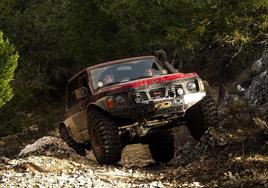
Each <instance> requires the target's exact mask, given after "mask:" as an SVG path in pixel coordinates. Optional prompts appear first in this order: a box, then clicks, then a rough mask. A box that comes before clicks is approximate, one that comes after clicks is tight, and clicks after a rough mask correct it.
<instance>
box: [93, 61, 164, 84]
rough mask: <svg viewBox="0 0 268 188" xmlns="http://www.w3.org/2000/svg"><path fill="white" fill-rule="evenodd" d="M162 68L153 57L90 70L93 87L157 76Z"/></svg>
mask: <svg viewBox="0 0 268 188" xmlns="http://www.w3.org/2000/svg"><path fill="white" fill-rule="evenodd" d="M162 70H163V68H162V67H161V66H160V65H159V63H157V62H156V61H155V60H154V59H142V60H136V61H129V62H125V63H120V64H114V65H110V66H106V67H101V68H97V69H93V70H91V79H92V82H93V88H94V89H97V88H99V87H103V86H106V85H113V84H115V83H122V82H127V81H130V80H136V79H140V78H146V77H153V76H159V75H161V74H162Z"/></svg>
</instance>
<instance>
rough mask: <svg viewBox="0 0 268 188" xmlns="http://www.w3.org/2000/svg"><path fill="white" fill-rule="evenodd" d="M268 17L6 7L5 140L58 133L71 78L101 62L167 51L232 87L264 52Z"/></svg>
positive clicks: (122, 5) (225, 0)
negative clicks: (28, 131) (42, 129)
mask: <svg viewBox="0 0 268 188" xmlns="http://www.w3.org/2000/svg"><path fill="white" fill-rule="evenodd" d="M267 12H268V1H267V0H243V1H236V0H180V1H179V0H162V1H161V0H150V1H148V0H143V1H141V0H120V1H119V0H90V1H81V0H75V1H74V0H57V1H56V0H43V1H37V0H1V1H0V136H6V135H8V134H11V133H15V132H19V131H21V130H23V129H24V128H25V127H29V126H31V125H32V124H33V122H34V121H36V122H38V123H40V124H41V125H42V126H47V127H53V126H54V124H55V123H56V122H55V121H59V119H57V118H56V119H55V117H54V114H53V113H54V112H53V110H54V109H55V108H59V107H62V106H63V105H64V101H63V98H64V90H65V85H66V82H67V80H68V78H69V77H70V76H71V75H73V74H74V73H76V72H77V71H79V70H80V69H82V68H84V67H87V66H90V65H94V64H97V63H101V62H104V61H109V60H115V59H120V58H125V57H132V56H140V55H149V54H152V52H153V51H154V50H158V49H164V50H166V51H167V52H168V55H169V59H170V61H171V62H172V63H173V64H174V66H175V67H176V68H178V69H179V70H180V71H182V72H191V71H196V72H198V73H199V74H200V75H201V77H202V78H204V79H206V80H208V81H209V82H210V83H211V84H212V85H214V86H217V85H219V83H220V82H231V81H233V80H235V79H236V78H237V76H238V75H239V74H240V73H242V72H243V70H245V69H246V68H247V67H249V66H250V65H251V63H252V62H254V61H255V60H257V59H258V58H259V57H261V54H262V53H263V51H264V49H267V43H268V40H267V39H268V13H267ZM15 69H16V70H15ZM40 109H41V111H42V110H44V109H47V113H46V115H45V119H46V120H40V116H41V115H40V114H42V113H43V112H40ZM51 109H53V110H52V111H51ZM61 113H62V111H61ZM33 120H34V121H33Z"/></svg>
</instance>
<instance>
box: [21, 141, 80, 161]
mask: <svg viewBox="0 0 268 188" xmlns="http://www.w3.org/2000/svg"><path fill="white" fill-rule="evenodd" d="M29 155H46V156H58V157H66V156H70V155H75V151H74V150H73V149H72V148H70V147H69V146H68V145H67V144H66V143H65V142H64V141H63V140H61V139H60V138H56V137H50V136H46V137H43V138H40V139H39V140H37V141H36V142H34V143H33V144H30V145H27V146H26V147H25V148H24V149H23V150H21V151H20V153H19V156H20V157H25V156H29Z"/></svg>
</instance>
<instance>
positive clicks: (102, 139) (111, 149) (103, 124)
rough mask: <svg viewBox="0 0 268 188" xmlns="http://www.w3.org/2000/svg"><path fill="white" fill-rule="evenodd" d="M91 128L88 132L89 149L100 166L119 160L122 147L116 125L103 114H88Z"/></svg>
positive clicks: (97, 112) (94, 112) (95, 112)
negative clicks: (89, 139) (90, 148)
mask: <svg viewBox="0 0 268 188" xmlns="http://www.w3.org/2000/svg"><path fill="white" fill-rule="evenodd" d="M90 117H91V121H92V128H91V129H90V130H89V134H90V138H91V147H92V150H93V152H94V155H95V157H96V160H97V161H98V163H100V164H113V163H116V162H118V161H119V160H120V159H121V153H122V147H121V145H122V144H121V140H120V136H119V131H118V128H117V126H116V123H115V122H114V121H113V120H112V119H111V118H110V117H109V116H108V115H107V114H105V113H103V112H101V111H98V110H93V111H92V112H91V113H90Z"/></svg>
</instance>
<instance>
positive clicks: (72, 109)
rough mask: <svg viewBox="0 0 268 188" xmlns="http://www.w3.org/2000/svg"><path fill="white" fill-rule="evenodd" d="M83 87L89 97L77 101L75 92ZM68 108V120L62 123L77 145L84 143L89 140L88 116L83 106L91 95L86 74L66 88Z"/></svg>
mask: <svg viewBox="0 0 268 188" xmlns="http://www.w3.org/2000/svg"><path fill="white" fill-rule="evenodd" d="M82 87H85V88H87V89H88V91H89V92H88V94H89V96H88V97H86V98H83V99H77V98H76V95H75V92H76V91H77V90H78V89H80V88H82ZM67 92H68V107H67V116H68V118H67V119H66V120H65V121H64V123H65V124H66V126H67V128H68V130H69V133H70V135H71V136H72V137H73V139H74V140H75V141H76V142H78V143H84V142H86V141H87V140H89V135H88V130H87V121H88V114H87V111H86V109H85V104H87V101H88V100H89V97H90V95H91V92H90V89H89V85H88V78H87V74H86V73H82V74H81V75H79V76H78V77H77V78H75V79H74V80H72V81H71V82H70V83H69V87H68V91H67Z"/></svg>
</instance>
